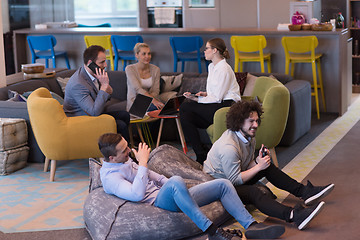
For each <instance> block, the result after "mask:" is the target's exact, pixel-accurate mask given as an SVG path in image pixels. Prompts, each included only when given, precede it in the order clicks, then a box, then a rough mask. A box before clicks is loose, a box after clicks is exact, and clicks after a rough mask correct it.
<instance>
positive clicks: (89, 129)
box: [27, 88, 116, 181]
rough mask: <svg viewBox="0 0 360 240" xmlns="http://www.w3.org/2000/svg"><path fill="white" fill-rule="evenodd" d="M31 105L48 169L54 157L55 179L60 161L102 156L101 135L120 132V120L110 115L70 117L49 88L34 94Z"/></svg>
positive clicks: (53, 171) (28, 102) (35, 132)
mask: <svg viewBox="0 0 360 240" xmlns="http://www.w3.org/2000/svg"><path fill="white" fill-rule="evenodd" d="M27 107H28V112H29V118H30V123H31V127H32V129H33V132H34V135H35V139H36V141H37V143H38V145H39V147H40V149H41V151H42V152H43V154H44V155H45V165H44V172H46V171H47V170H48V167H49V162H50V160H51V167H50V181H54V177H55V171H56V161H58V160H74V159H82V158H89V157H101V152H100V151H99V148H98V145H97V140H98V138H99V137H100V136H101V135H102V134H104V133H108V132H112V133H116V122H115V119H114V118H113V117H112V116H110V115H106V114H103V115H100V116H98V117H92V116H78V117H67V116H66V115H65V112H64V110H63V108H62V105H60V103H59V102H58V101H57V100H55V99H53V98H52V96H51V94H50V92H49V90H48V89H46V88H38V89H36V90H35V91H34V92H33V93H31V94H30V96H29V98H28V100H27Z"/></svg>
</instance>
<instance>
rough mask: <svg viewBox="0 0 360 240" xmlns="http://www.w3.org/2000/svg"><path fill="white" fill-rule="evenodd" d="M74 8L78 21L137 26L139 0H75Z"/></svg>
mask: <svg viewBox="0 0 360 240" xmlns="http://www.w3.org/2000/svg"><path fill="white" fill-rule="evenodd" d="M74 9H75V11H74V12H75V21H76V22H77V23H81V24H85V25H98V24H102V23H110V24H111V26H112V27H137V15H138V9H139V6H138V0H126V1H124V0H101V1H99V0H74Z"/></svg>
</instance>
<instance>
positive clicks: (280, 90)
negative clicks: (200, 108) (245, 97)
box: [206, 77, 290, 166]
mask: <svg viewBox="0 0 360 240" xmlns="http://www.w3.org/2000/svg"><path fill="white" fill-rule="evenodd" d="M251 96H252V97H258V99H259V101H260V102H261V103H262V108H263V111H264V113H263V114H262V116H261V125H260V126H259V128H258V130H257V132H256V136H255V139H256V147H255V148H256V149H260V148H261V144H264V145H265V146H267V147H268V148H269V150H270V152H271V156H272V160H273V162H274V164H275V165H276V166H278V165H279V164H278V161H277V157H276V152H275V147H276V146H277V145H278V144H279V142H280V140H281V138H282V136H283V134H284V131H285V127H286V123H287V119H288V114H289V106H290V93H289V90H288V89H287V88H286V87H285V86H284V85H283V84H282V83H281V82H279V81H278V80H275V79H273V78H269V77H259V78H257V79H256V82H255V86H254V90H253V93H252V94H251ZM229 109H230V107H224V108H220V109H219V110H217V111H216V112H215V115H214V123H213V124H212V125H210V126H209V127H208V128H207V129H206V131H207V133H208V135H209V137H210V139H211V142H213V143H214V142H215V141H216V140H218V139H219V138H220V137H221V135H222V134H223V132H224V131H225V130H226V129H227V128H226V113H227V112H228V111H229Z"/></svg>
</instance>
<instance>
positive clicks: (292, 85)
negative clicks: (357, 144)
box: [0, 70, 311, 162]
mask: <svg viewBox="0 0 360 240" xmlns="http://www.w3.org/2000/svg"><path fill="white" fill-rule="evenodd" d="M74 72H75V70H65V71H61V72H58V73H57V74H56V76H55V77H53V78H46V79H32V80H26V81H22V82H18V83H15V84H12V85H10V86H7V87H3V88H0V117H1V118H23V119H25V120H26V122H27V125H28V130H29V131H28V132H29V140H28V142H29V147H30V151H29V159H28V161H29V162H43V161H44V155H43V154H42V152H41V151H40V149H39V147H38V145H37V143H36V140H35V138H34V134H33V132H32V129H31V126H30V122H29V116H28V112H27V107H26V103H25V102H10V101H6V100H8V90H13V91H16V92H18V93H20V94H22V93H24V92H27V91H33V90H35V89H37V88H39V87H45V88H47V89H49V90H50V91H51V92H54V93H56V94H58V95H60V96H61V97H63V96H64V94H63V92H62V90H61V87H60V85H59V84H58V82H57V80H56V78H57V77H62V78H65V77H70V76H71V75H72V74H73V73H74ZM108 74H109V78H110V85H111V86H112V87H113V89H114V91H113V94H112V100H111V101H112V102H113V103H115V102H116V103H118V104H120V105H121V106H123V107H124V109H125V106H126V93H127V85H126V75H125V72H123V71H109V73H108ZM177 74H179V73H176V74H175V73H171V72H166V73H162V75H177ZM183 74H184V77H183V81H182V85H181V87H180V89H178V90H179V91H180V92H179V93H182V92H183V91H185V90H188V91H191V92H195V91H199V90H205V88H206V76H207V73H203V74H198V73H183ZM252 74H253V75H257V76H259V75H267V74H261V73H260V74H258V73H252ZM273 75H274V76H275V77H276V78H277V79H278V80H279V81H280V82H282V83H283V84H285V86H286V87H287V88H288V89H289V91H290V111H289V118H288V123H287V126H286V129H285V133H284V136H283V139H282V140H281V143H280V144H282V145H291V144H293V143H294V142H295V141H296V140H297V139H299V138H300V137H301V136H303V135H304V134H305V133H306V132H307V131H308V130H309V129H310V124H311V88H310V84H309V82H307V81H302V80H292V78H291V77H289V76H288V75H284V74H273ZM172 122H173V121H171V122H169V123H170V124H172ZM170 124H168V125H170ZM165 125H166V124H165ZM165 125H164V130H163V133H164V135H165V134H166V132H167V130H166V129H169V132H168V133H173V134H171V135H174V137H176V136H177V133H176V127H175V126H174V127H168V128H166V126H165ZM164 135H163V136H162V139H164V138H165V136H164ZM203 136H205V137H206V136H207V135H206V134H203ZM205 141H206V140H205ZM207 141H209V140H207Z"/></svg>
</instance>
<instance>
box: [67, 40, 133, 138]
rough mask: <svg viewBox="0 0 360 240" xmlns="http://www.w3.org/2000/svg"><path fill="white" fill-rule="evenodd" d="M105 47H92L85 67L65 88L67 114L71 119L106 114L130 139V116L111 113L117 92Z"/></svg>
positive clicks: (88, 50) (73, 76)
mask: <svg viewBox="0 0 360 240" xmlns="http://www.w3.org/2000/svg"><path fill="white" fill-rule="evenodd" d="M105 51H106V50H105V49H104V48H103V47H101V46H97V45H92V46H90V47H88V48H87V49H85V51H84V54H83V60H84V65H83V66H82V67H80V68H79V69H78V70H77V71H76V72H75V73H74V74H73V75H72V76H71V78H70V79H69V81H68V83H67V85H66V88H65V98H64V105H63V108H64V111H65V113H66V115H67V116H68V117H74V116H83V115H88V116H99V115H101V114H103V113H105V114H109V115H111V116H113V117H114V118H115V120H116V125H117V131H118V133H121V135H122V136H124V138H125V139H127V140H128V139H129V132H128V125H129V123H130V116H129V113H128V112H126V111H123V110H112V111H107V110H106V108H107V107H108V106H109V105H110V103H109V100H110V95H111V94H112V92H113V89H112V87H111V86H110V84H109V77H108V74H107V72H106V71H105V68H106V67H107V64H106V54H105Z"/></svg>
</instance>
